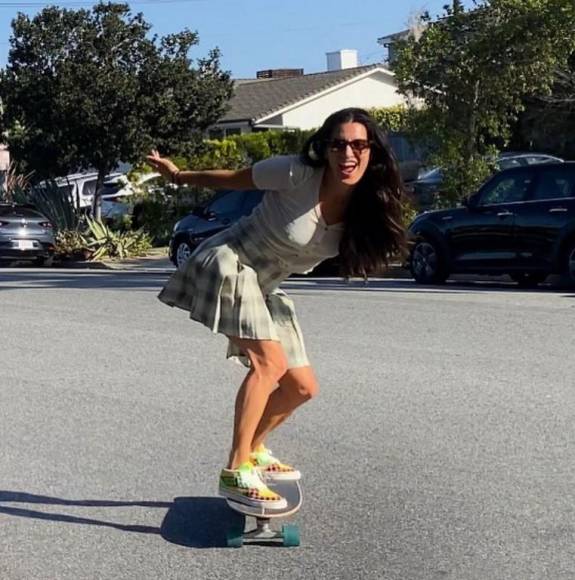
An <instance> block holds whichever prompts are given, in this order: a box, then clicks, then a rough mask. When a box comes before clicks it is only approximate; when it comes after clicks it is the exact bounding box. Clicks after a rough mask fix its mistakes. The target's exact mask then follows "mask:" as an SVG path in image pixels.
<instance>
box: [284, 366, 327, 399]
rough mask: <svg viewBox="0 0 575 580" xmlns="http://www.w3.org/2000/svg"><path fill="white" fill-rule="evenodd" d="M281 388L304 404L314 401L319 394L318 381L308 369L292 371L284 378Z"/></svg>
mask: <svg viewBox="0 0 575 580" xmlns="http://www.w3.org/2000/svg"><path fill="white" fill-rule="evenodd" d="M280 386H281V387H282V388H284V389H286V390H287V391H288V392H289V393H290V394H291V395H292V396H294V397H297V398H298V399H299V400H300V401H302V402H305V401H309V400H310V399H314V398H315V397H317V395H318V394H319V384H318V382H317V379H316V378H315V375H314V374H313V372H312V371H311V369H310V368H308V367H306V368H301V369H300V368H295V369H290V370H289V371H288V372H287V373H286V374H285V375H284V377H282V380H281V381H280Z"/></svg>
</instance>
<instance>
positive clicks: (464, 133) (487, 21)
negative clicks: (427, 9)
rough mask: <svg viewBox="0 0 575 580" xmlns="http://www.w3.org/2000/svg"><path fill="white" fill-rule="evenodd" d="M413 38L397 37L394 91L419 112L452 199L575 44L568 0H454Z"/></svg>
mask: <svg viewBox="0 0 575 580" xmlns="http://www.w3.org/2000/svg"><path fill="white" fill-rule="evenodd" d="M423 19H424V21H425V24H426V25H427V26H426V27H425V28H424V30H423V32H422V34H421V35H418V38H416V37H411V38H409V39H407V40H405V41H402V42H400V43H399V46H398V54H399V56H398V59H397V61H396V63H395V65H394V68H395V72H396V78H397V81H398V85H399V89H400V91H401V92H402V93H404V94H405V95H408V96H409V97H410V99H412V102H415V103H416V104H417V106H418V107H424V108H425V110H426V111H425V112H426V114H425V115H423V116H421V117H420V118H419V122H420V126H419V134H420V135H425V136H426V137H427V139H428V140H429V141H431V142H432V144H433V145H434V146H435V155H434V159H433V161H434V162H435V163H438V164H441V165H442V166H443V167H444V169H445V173H446V183H445V194H446V196H445V198H444V199H445V201H446V203H449V204H452V203H454V202H456V201H457V200H458V199H460V198H461V197H462V196H464V195H466V194H468V193H469V192H470V191H471V190H472V189H473V188H474V187H476V186H477V184H478V182H479V181H481V180H482V179H483V178H485V177H486V176H487V175H488V173H489V171H490V170H491V166H492V164H493V160H494V158H495V155H496V153H497V149H498V148H500V147H502V146H505V144H506V143H507V142H508V140H509V137H510V134H511V133H510V127H511V125H512V123H513V122H514V121H515V120H516V119H517V116H518V114H519V113H520V112H521V111H522V110H523V109H524V102H525V99H526V97H528V96H529V95H534V94H548V93H549V91H550V88H551V86H552V83H553V80H554V73H555V71H557V70H558V69H559V68H561V67H564V66H565V63H566V61H567V59H568V57H569V55H570V54H571V53H572V52H573V50H574V49H575V36H574V35H573V32H572V31H573V28H574V26H575V4H574V3H573V1H572V0H483V1H480V2H479V1H478V2H477V3H476V8H475V9H474V10H472V11H465V10H464V9H463V7H462V5H461V3H460V2H454V3H453V4H452V6H447V7H445V14H444V18H441V19H440V20H438V21H436V22H431V20H430V18H429V16H428V15H424V16H423Z"/></svg>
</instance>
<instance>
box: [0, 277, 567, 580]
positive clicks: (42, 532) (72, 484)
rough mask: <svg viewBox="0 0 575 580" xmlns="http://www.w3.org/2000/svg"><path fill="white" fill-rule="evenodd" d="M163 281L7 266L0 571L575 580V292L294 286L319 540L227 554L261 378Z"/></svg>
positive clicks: (0, 361) (62, 578)
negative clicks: (241, 388) (236, 441)
mask: <svg viewBox="0 0 575 580" xmlns="http://www.w3.org/2000/svg"><path fill="white" fill-rule="evenodd" d="M164 280H165V276H163V275H155V274H138V273H122V272H105V271H104V272H82V271H72V272H70V271H57V270H50V271H46V270H44V271H42V270H38V271H33V270H24V269H16V270H12V269H3V270H0V409H1V411H0V413H1V422H0V449H1V451H0V578H1V579H2V580H17V579H18V580H20V579H22V580H32V579H34V580H36V579H42V580H44V579H46V580H68V579H70V580H81V579H106V580H107V579H110V580H112V579H113V580H116V579H134V580H136V579H137V580H144V579H146V580H147V579H150V580H152V579H154V580H155V579H186V580H189V579H195V578H198V579H202V580H206V579H220V578H221V579H225V580H230V579H244V578H245V579H250V580H251V579H253V578H257V579H275V578H286V579H288V578H289V579H290V580H295V579H311V580H316V579H324V578H325V579H330V580H334V579H350V580H356V579H367V578H370V579H371V578H373V579H393V580H412V579H414V580H415V579H417V580H420V579H421V580H428V579H446V578H447V579H453V580H468V579H477V580H486V579H490V580H498V579H502V580H503V579H505V580H510V579H511V580H515V579H517V580H531V579H533V580H535V579H537V580H540V579H547V578H549V579H551V580H562V579H569V580H572V578H574V577H575V523H574V522H575V519H574V516H575V513H574V512H575V501H574V500H575V497H574V495H575V491H574V490H575V462H574V450H573V449H574V445H573V443H574V441H575V420H574V419H575V411H574V409H575V400H574V399H575V396H574V392H575V391H574V388H573V387H574V382H575V381H574V378H575V357H574V356H573V354H574V353H573V348H574V340H573V329H574V320H575V290H568V289H560V288H559V289H547V290H542V291H518V290H516V289H514V288H513V287H512V286H509V285H505V284H502V283H481V284H464V283H461V282H458V283H451V284H448V285H447V286H445V287H443V288H422V287H419V286H416V285H414V284H413V283H412V282H410V281H394V280H380V281H373V282H372V283H371V284H370V285H369V286H368V287H364V286H363V285H362V284H360V283H357V284H351V285H346V284H344V283H341V282H339V281H331V280H321V281H318V280H313V279H305V280H289V281H288V282H287V284H286V285H285V286H286V289H287V291H288V292H290V294H291V295H292V296H293V297H294V299H295V301H296V305H297V308H298V311H299V315H300V319H301V323H302V326H303V329H304V333H305V334H306V337H307V345H308V350H309V354H310V356H311V358H312V360H313V361H314V363H315V367H316V370H317V374H318V376H319V380H320V384H321V387H322V392H321V394H320V396H319V397H318V398H317V399H316V400H314V401H313V402H311V403H310V404H309V405H307V406H306V407H304V408H302V410H301V411H300V412H299V414H297V415H296V416H295V417H293V418H292V419H290V421H289V422H288V423H287V424H286V425H285V426H284V427H283V428H282V429H281V430H280V431H278V433H277V434H276V435H274V437H273V438H272V440H271V441H270V447H271V448H272V449H273V450H274V451H275V452H276V453H277V454H278V455H279V456H280V457H285V459H286V460H287V461H291V462H294V463H295V464H296V465H297V467H298V468H300V469H301V470H302V471H303V474H304V482H303V484H304V486H305V487H304V491H305V503H304V506H303V508H302V510H301V511H300V512H299V513H298V514H297V516H296V518H295V521H296V522H297V523H299V525H300V527H301V530H302V546H301V547H300V548H295V549H284V548H278V549H276V548H273V547H272V548H270V547H261V546H250V547H245V548H243V549H241V550H232V549H227V548H225V547H223V537H224V531H225V530H224V528H225V524H226V522H228V521H229V517H230V516H229V512H228V511H227V509H226V506H225V503H224V502H223V500H221V499H220V498H218V497H217V495H216V493H215V492H216V487H217V475H218V472H219V469H220V467H221V466H222V464H223V463H224V461H225V458H226V452H227V446H228V443H229V439H230V431H231V417H232V408H233V400H234V395H235V390H236V388H237V386H238V384H239V383H240V382H241V379H242V377H243V373H244V371H243V370H242V368H241V367H239V366H237V365H234V364H233V363H230V362H226V361H225V360H224V350H225V339H223V338H222V337H219V336H214V335H211V333H210V332H209V331H207V330H206V329H204V328H203V327H201V326H199V325H197V324H195V323H192V322H190V321H189V320H188V319H187V316H186V314H185V313H183V312H182V311H178V310H175V309H170V308H168V307H166V306H164V305H162V304H161V303H160V302H159V301H157V300H156V298H155V296H156V293H157V291H158V289H159V287H160V285H161V284H162V283H163V281H164Z"/></svg>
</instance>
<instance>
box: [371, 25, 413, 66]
mask: <svg viewBox="0 0 575 580" xmlns="http://www.w3.org/2000/svg"><path fill="white" fill-rule="evenodd" d="M410 34H412V31H411V30H402V31H401V32H395V33H394V34H389V35H388V36H382V37H381V38H378V39H377V44H380V45H381V46H383V47H384V48H385V49H387V59H386V63H388V64H393V62H394V61H395V59H396V49H395V43H396V42H398V41H400V40H406V39H407V38H409V35H410Z"/></svg>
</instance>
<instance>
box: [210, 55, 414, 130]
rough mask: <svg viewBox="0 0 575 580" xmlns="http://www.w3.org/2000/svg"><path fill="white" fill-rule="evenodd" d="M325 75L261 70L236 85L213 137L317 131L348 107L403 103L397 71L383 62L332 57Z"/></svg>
mask: <svg viewBox="0 0 575 580" xmlns="http://www.w3.org/2000/svg"><path fill="white" fill-rule="evenodd" d="M327 60H328V70H327V71H326V72H320V73H314V74H303V70H302V69H288V70H285V69H280V70H275V71H274V70H268V71H260V73H258V78H256V79H251V80H239V81H236V85H235V94H234V97H233V98H232V100H231V103H230V110H229V111H228V112H227V113H226V114H225V116H224V117H223V118H222V119H221V120H220V121H219V122H218V123H217V125H214V126H213V127H212V128H211V130H210V132H209V134H210V136H211V137H214V138H216V137H224V136H227V135H233V134H239V133H251V132H253V131H262V130H268V129H280V130H289V129H313V128H316V127H319V126H320V125H321V124H322V123H323V121H324V120H325V118H326V117H327V116H328V115H330V114H331V113H333V112H334V111H337V110H339V109H343V108H345V107H363V108H371V107H390V106H393V105H399V104H403V103H405V100H404V98H403V97H402V96H401V95H400V94H399V93H398V92H397V89H396V84H395V77H394V73H393V72H392V71H391V70H390V69H389V68H388V67H387V66H386V65H384V64H372V65H368V66H357V52H356V51H352V50H341V51H337V52H334V53H328V55H327Z"/></svg>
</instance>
